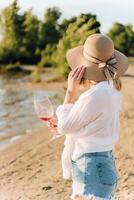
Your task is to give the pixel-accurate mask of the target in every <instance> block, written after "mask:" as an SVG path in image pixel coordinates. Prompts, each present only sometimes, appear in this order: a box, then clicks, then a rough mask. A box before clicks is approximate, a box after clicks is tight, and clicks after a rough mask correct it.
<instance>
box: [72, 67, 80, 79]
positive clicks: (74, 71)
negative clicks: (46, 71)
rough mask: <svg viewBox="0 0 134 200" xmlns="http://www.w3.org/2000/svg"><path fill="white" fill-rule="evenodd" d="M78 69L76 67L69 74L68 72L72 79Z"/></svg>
mask: <svg viewBox="0 0 134 200" xmlns="http://www.w3.org/2000/svg"><path fill="white" fill-rule="evenodd" d="M79 68H80V67H76V68H75V69H73V70H72V71H71V72H70V75H71V78H73V76H74V75H75V73H76V72H77V71H78V69H79Z"/></svg>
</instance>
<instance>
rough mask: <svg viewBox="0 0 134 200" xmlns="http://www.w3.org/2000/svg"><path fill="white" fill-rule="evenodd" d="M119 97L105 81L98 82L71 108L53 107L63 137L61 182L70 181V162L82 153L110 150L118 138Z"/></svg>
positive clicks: (64, 105)
mask: <svg viewBox="0 0 134 200" xmlns="http://www.w3.org/2000/svg"><path fill="white" fill-rule="evenodd" d="M121 97H122V94H121V92H119V91H118V90H116V89H115V88H113V87H111V86H110V85H109V83H108V81H101V82H100V83H98V84H96V85H94V86H92V88H90V89H89V90H87V91H86V92H83V93H82V94H81V95H80V96H79V98H78V100H77V101H76V102H75V103H74V104H62V105H59V106H58V107H57V109H56V115H57V119H58V132H59V133H61V134H64V135H66V138H65V142H64V144H65V146H64V150H63V153H62V169H63V178H65V179H70V178H71V175H72V164H71V160H76V159H77V158H78V157H79V156H81V155H82V154H83V153H88V152H102V151H109V150H112V149H113V148H114V145H115V143H116V142H117V140H118V137H119V125H120V123H119V112H120V108H121Z"/></svg>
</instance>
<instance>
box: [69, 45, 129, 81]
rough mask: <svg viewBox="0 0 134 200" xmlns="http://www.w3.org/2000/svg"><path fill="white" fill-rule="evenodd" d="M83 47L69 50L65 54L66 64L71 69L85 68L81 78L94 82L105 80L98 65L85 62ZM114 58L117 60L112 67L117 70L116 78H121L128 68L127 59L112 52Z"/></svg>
mask: <svg viewBox="0 0 134 200" xmlns="http://www.w3.org/2000/svg"><path fill="white" fill-rule="evenodd" d="M83 49H84V46H83V45H81V46H77V47H75V48H72V49H69V50H68V51H67V54H66V59H67V62H68V64H69V66H70V68H71V69H74V68H76V67H78V66H82V65H83V66H85V67H86V70H85V73H84V75H83V78H85V79H89V80H94V81H103V80H106V77H105V74H104V72H103V69H102V68H98V64H95V63H93V62H91V61H89V60H87V59H86V58H85V57H84V55H83ZM114 55H115V58H116V59H117V64H115V65H114V66H115V67H116V68H117V76H118V77H119V76H122V75H123V74H124V72H125V71H126V70H127V68H128V59H127V57H126V56H125V55H124V54H122V53H121V52H120V51H117V50H116V49H115V50H114Z"/></svg>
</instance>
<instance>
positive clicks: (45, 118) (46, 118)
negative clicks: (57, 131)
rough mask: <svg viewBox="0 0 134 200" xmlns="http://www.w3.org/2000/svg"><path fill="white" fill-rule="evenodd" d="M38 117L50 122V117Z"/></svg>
mask: <svg viewBox="0 0 134 200" xmlns="http://www.w3.org/2000/svg"><path fill="white" fill-rule="evenodd" d="M40 119H41V120H42V121H45V122H50V121H51V119H52V118H51V117H40Z"/></svg>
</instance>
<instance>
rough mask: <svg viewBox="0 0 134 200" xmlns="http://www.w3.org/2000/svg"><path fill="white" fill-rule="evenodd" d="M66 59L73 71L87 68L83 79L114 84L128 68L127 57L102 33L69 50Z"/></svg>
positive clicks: (91, 36)
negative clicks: (81, 67)
mask: <svg viewBox="0 0 134 200" xmlns="http://www.w3.org/2000/svg"><path fill="white" fill-rule="evenodd" d="M66 58H67V62H68V64H69V66H70V67H71V69H74V68H75V67H77V66H82V65H83V66H85V67H86V70H85V73H84V76H83V78H85V79H89V80H94V81H103V80H109V82H113V81H114V79H116V78H118V77H120V76H122V75H123V74H124V73H125V71H126V70H127V68H128V59H127V57H126V56H125V55H124V54H123V53H121V52H119V51H117V50H116V49H114V44H113V41H112V40H111V39H110V38H109V37H108V36H105V35H103V34H100V33H96V34H93V35H90V36H89V37H88V38H87V39H86V41H85V43H84V45H81V46H77V47H75V48H72V49H69V50H68V51H67V54H66Z"/></svg>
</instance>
